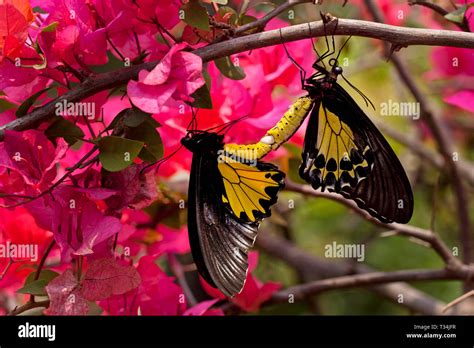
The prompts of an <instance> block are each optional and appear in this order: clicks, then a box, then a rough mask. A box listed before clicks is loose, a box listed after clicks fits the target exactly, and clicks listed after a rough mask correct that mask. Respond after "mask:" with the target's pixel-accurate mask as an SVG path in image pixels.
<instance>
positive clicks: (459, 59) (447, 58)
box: [428, 47, 474, 78]
mask: <svg viewBox="0 0 474 348" xmlns="http://www.w3.org/2000/svg"><path fill="white" fill-rule="evenodd" d="M431 62H432V64H433V68H434V69H433V70H432V71H430V72H429V74H428V77H431V78H445V77H453V76H474V51H473V50H471V49H467V48H458V47H436V48H434V49H433V51H432V54H431Z"/></svg>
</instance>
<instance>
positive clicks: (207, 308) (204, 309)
mask: <svg viewBox="0 0 474 348" xmlns="http://www.w3.org/2000/svg"><path fill="white" fill-rule="evenodd" d="M218 301H219V299H214V300H208V301H203V302H200V303H198V304H197V305H195V306H193V307H191V308H189V309H188V310H186V312H184V314H183V315H189V316H222V315H224V311H223V310H222V309H220V308H214V309H213V308H211V307H212V306H213V305H215V304H216V302H218Z"/></svg>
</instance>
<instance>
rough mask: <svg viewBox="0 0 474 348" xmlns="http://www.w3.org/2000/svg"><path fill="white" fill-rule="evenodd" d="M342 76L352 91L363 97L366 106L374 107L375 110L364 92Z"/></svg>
mask: <svg viewBox="0 0 474 348" xmlns="http://www.w3.org/2000/svg"><path fill="white" fill-rule="evenodd" d="M341 76H342V78H343V79H344V81H346V82H347V84H348V85H349V86H351V87H352V89H354V90H355V91H356V92H357V93H358V94H359V95H360V96H361V97H362V99H364V102H365V105H367V106H369V104H370V106H372V108H373V109H374V110H375V106H374V104H373V103H372V101H371V100H370V99H369V98H368V97H367V96H366V95H365V94H364V93H362V91H361V90H360V89H358V88H357V87H356V86H354V85H353V84H352V83H350V82H349V80H348V79H346V77H345V76H344V75H341Z"/></svg>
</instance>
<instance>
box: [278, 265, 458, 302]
mask: <svg viewBox="0 0 474 348" xmlns="http://www.w3.org/2000/svg"><path fill="white" fill-rule="evenodd" d="M441 279H444V280H446V279H451V280H459V279H462V278H460V277H459V276H458V275H456V274H453V273H451V272H450V271H448V270H445V269H441V270H426V269H415V270H411V269H410V270H402V271H394V272H372V273H365V274H355V275H348V276H342V277H336V278H330V279H322V280H316V281H313V282H310V283H306V284H301V285H296V286H292V287H289V288H287V289H285V290H283V291H279V292H278V293H276V294H274V295H273V296H272V302H276V303H278V302H288V299H289V298H290V296H292V297H293V298H294V300H295V301H296V300H302V299H304V298H305V297H307V296H310V295H314V294H317V293H320V292H322V291H328V290H334V289H345V288H354V287H363V286H372V285H377V284H386V283H394V282H405V281H420V280H441Z"/></svg>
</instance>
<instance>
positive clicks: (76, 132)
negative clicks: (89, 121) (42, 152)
mask: <svg viewBox="0 0 474 348" xmlns="http://www.w3.org/2000/svg"><path fill="white" fill-rule="evenodd" d="M44 134H45V135H46V136H47V137H48V138H49V139H50V140H54V139H56V138H59V137H61V138H64V140H66V142H67V143H68V144H69V145H73V144H75V143H76V141H77V140H78V139H81V138H83V137H84V132H83V131H82V129H80V128H79V127H78V126H76V125H75V124H74V123H72V122H71V121H68V120H66V119H65V118H62V117H58V118H57V119H56V120H55V121H54V122H53V123H51V124H50V126H49V127H48V128H47V129H46V131H45V132H44Z"/></svg>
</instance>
